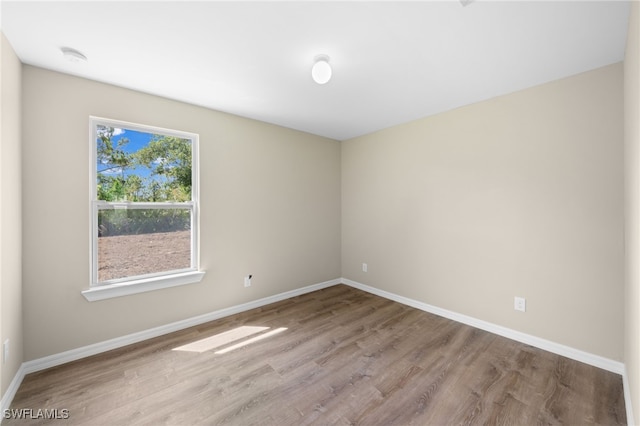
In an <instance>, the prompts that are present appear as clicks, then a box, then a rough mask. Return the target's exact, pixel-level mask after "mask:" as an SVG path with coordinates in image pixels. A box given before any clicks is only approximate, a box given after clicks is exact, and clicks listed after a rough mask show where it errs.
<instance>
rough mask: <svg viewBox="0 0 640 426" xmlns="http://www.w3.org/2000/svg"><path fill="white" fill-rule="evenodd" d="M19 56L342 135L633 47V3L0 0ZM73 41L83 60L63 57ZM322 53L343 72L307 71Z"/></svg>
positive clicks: (597, 62)
mask: <svg viewBox="0 0 640 426" xmlns="http://www.w3.org/2000/svg"><path fill="white" fill-rule="evenodd" d="M0 8H1V9H0V13H1V18H0V19H1V26H2V31H3V32H4V34H5V35H6V37H7V38H8V40H9V42H10V43H11V45H12V46H13V48H14V49H15V51H16V53H17V54H18V56H19V57H20V59H21V60H22V62H24V63H26V64H30V65H35V66H39V67H43V68H48V69H52V70H56V71H60V72H64V73H68V74H73V75H78V76H82V77H86V78H89V79H93V80H97V81H102V82H107V83H112V84H115V85H118V86H123V87H128V88H131V89H136V90H139V91H142V92H147V93H152V94H157V95H160V96H165V97H168V98H172V99H177V100H181V101H184V102H189V103H192V104H196V105H201V106H205V107H209V108H212V109H215V110H220V111H226V112H230V113H233V114H238V115H241V116H245V117H251V118H255V119H258V120H263V121H266V122H270V123H274V124H278V125H281V126H285V127H291V128H294V129H299V130H303V131H306V132H310V133H314V134H318V135H322V136H327V137H330V138H333V139H338V140H345V139H348V138H351V137H354V136H358V135H362V134H366V133H370V132H373V131H375V130H379V129H382V128H385V127H389V126H392V125H395V124H399V123H403V122H407V121H410V120H413V119H416V118H420V117H425V116H428V115H432V114H436V113H438V112H442V111H446V110H450V109H453V108H456V107H459V106H462V105H466V104H470V103H474V102H478V101H481V100H484V99H488V98H491V97H494V96H497V95H501V94H506V93H510V92H513V91H516V90H520V89H524V88H526V87H531V86H534V85H537V84H540V83H544V82H547V81H551V80H555V79H558V78H562V77H566V76H569V75H573V74H577V73H580V72H583V71H587V70H590V69H594V68H598V67H601V66H604V65H608V64H611V63H615V62H618V61H621V60H623V58H624V48H625V38H626V33H627V20H628V14H629V4H628V2H618V1H600V2H599V1H587V2H578V1H564V2H560V1H532V2H520V1H518V2H506V1H502V2H491V1H484V0H478V1H476V2H473V3H471V4H470V5H468V6H466V7H463V6H462V5H461V4H460V2H458V1H457V0H448V1H440V2H434V1H429V2H421V1H413V2H365V1H357V2H335V1H334V2H314V1H311V2H309V1H298V2H267V1H260V2H218V1H216V2H214V1H199V2H185V1H180V2H164V1H143V2H113V1H106V2H96V1H85V2H66V1H63V2H58V1H46V2H30V1H18V2H11V1H3V2H2V3H1V4H0ZM63 46H68V47H72V48H75V49H77V50H79V51H81V52H82V53H84V54H85V55H86V56H87V57H88V62H86V63H72V62H69V61H67V60H65V59H64V58H63V56H62V54H61V52H60V48H61V47H63ZM318 54H326V55H328V56H329V57H330V62H331V64H332V66H333V78H332V80H331V81H330V82H329V83H327V84H325V85H322V86H321V85H317V84H315V83H314V82H313V81H312V79H311V72H310V71H311V65H312V64H313V59H314V57H315V56H316V55H318Z"/></svg>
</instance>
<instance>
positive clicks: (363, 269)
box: [362, 263, 369, 272]
mask: <svg viewBox="0 0 640 426" xmlns="http://www.w3.org/2000/svg"><path fill="white" fill-rule="evenodd" d="M368 269H369V267H368V266H367V264H366V263H363V264H362V272H367V270H368Z"/></svg>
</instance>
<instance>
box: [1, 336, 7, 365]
mask: <svg viewBox="0 0 640 426" xmlns="http://www.w3.org/2000/svg"><path fill="white" fill-rule="evenodd" d="M8 359H9V339H7V340H5V341H4V343H3V344H2V363H3V364H4V363H6V362H7V360H8Z"/></svg>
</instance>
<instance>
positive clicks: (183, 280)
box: [82, 116, 205, 301]
mask: <svg viewBox="0 0 640 426" xmlns="http://www.w3.org/2000/svg"><path fill="white" fill-rule="evenodd" d="M89 124H90V125H89V141H90V143H91V146H90V150H89V151H90V162H89V167H90V170H89V176H90V185H89V191H90V193H89V202H90V209H89V210H90V215H91V217H90V220H89V226H90V230H89V232H90V234H89V235H90V238H89V253H90V258H91V259H90V260H91V261H90V268H89V269H90V277H89V283H90V288H89V289H88V290H83V291H82V295H83V296H84V297H85V298H86V299H87V300H88V301H94V300H103V299H108V298H112V297H119V296H125V295H129V294H136V293H142V292H147V291H151V290H156V289H161V288H168V287H175V286H179V285H184V284H191V283H196V282H200V281H201V280H202V278H203V277H204V274H205V273H204V271H201V270H200V253H199V251H200V250H199V247H200V246H199V238H198V237H199V229H200V226H199V225H200V222H199V202H198V201H199V194H200V193H199V175H200V174H199V161H198V159H199V135H198V134H196V133H190V132H184V131H178V130H171V129H165V128H161V127H156V126H148V125H143V124H136V123H130V122H126V121H120V120H112V119H108V118H102V117H95V116H90V117H89ZM98 125H103V126H108V127H117V128H124V129H127V130H134V131H140V132H145V133H152V134H162V135H166V136H171V137H178V138H184V139H190V140H191V161H192V162H191V174H192V175H191V201H187V202H157V203H155V202H106V201H103V200H98V199H97V170H96V162H97V143H96V141H95V139H96V134H97V126H98ZM145 208H146V209H148V208H153V209H155V208H158V209H184V210H189V211H190V213H191V265H190V267H189V268H185V269H179V270H171V271H163V272H155V273H150V274H146V275H136V276H132V277H125V278H119V279H113V280H109V281H106V282H99V281H98V223H97V220H98V211H99V210H101V209H145Z"/></svg>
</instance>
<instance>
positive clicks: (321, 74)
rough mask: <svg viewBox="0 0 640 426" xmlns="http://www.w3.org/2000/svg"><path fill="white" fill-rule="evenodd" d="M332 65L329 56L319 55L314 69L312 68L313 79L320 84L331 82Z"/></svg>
mask: <svg viewBox="0 0 640 426" xmlns="http://www.w3.org/2000/svg"><path fill="white" fill-rule="evenodd" d="M331 74H332V70H331V65H330V64H329V57H328V56H327V55H318V56H316V58H315V62H314V64H313V67H312V68H311V77H312V78H313V81H315V82H316V83H318V84H325V83H327V82H328V81H329V80H331Z"/></svg>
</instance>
